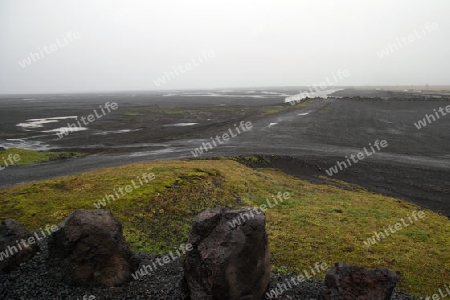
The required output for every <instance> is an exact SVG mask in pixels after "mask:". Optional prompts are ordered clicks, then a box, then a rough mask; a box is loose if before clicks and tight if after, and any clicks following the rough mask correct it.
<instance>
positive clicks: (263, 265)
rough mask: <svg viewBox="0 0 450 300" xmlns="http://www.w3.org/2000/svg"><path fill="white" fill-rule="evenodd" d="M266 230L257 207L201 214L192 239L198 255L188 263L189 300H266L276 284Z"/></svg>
mask: <svg viewBox="0 0 450 300" xmlns="http://www.w3.org/2000/svg"><path fill="white" fill-rule="evenodd" d="M238 223H240V225H239V224H238ZM265 225H266V219H265V216H264V213H263V212H262V211H261V210H259V209H255V208H244V209H238V210H229V209H226V208H214V209H211V210H206V211H203V212H202V213H200V214H199V215H198V216H197V218H196V220H195V223H194V225H193V228H192V230H191V233H190V236H189V240H188V243H189V244H192V246H193V250H192V251H190V252H188V253H187V254H186V255H185V256H184V257H183V258H182V264H183V269H184V277H183V279H182V288H184V291H185V298H186V299H195V300H201V299H217V300H220V299H224V300H225V299H227V300H233V299H246V300H252V299H255V300H256V299H258V300H260V299H262V298H263V295H264V293H265V292H266V290H267V287H268V285H269V280H270V262H269V246H268V243H267V233H266V228H265Z"/></svg>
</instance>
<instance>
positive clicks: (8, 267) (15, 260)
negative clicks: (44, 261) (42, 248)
mask: <svg viewBox="0 0 450 300" xmlns="http://www.w3.org/2000/svg"><path fill="white" fill-rule="evenodd" d="M38 249H39V248H38V246H37V244H36V239H35V238H34V237H33V236H32V235H31V233H30V232H29V231H28V230H27V229H26V228H25V227H24V226H22V225H21V224H19V223H18V222H17V221H16V220H13V219H6V220H4V221H2V223H1V225H0V271H4V272H10V271H12V270H14V269H16V268H17V267H18V266H19V265H20V264H21V263H23V262H25V261H27V260H29V259H30V258H32V257H33V256H34V255H35V254H36V252H37V251H38Z"/></svg>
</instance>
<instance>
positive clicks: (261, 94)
mask: <svg viewBox="0 0 450 300" xmlns="http://www.w3.org/2000/svg"><path fill="white" fill-rule="evenodd" d="M300 89H301V88H300ZM298 91H299V88H295V89H294V88H285V89H279V88H278V89H277V88H267V89H263V90H262V89H254V90H251V89H242V90H219V91H218V90H208V91H167V92H164V93H163V92H158V93H157V92H152V93H146V92H142V93H117V94H113V93H108V94H76V95H23V96H17V95H16V96H6V95H4V96H1V97H0V120H1V127H0V146H3V147H25V148H29V149H36V150H47V149H70V150H77V151H84V152H87V153H89V154H91V155H88V156H86V157H84V158H80V159H76V160H67V161H55V162H50V163H45V164H40V165H30V166H21V167H11V168H7V169H5V170H3V171H2V172H0V187H7V186H11V185H14V184H17V183H23V182H28V181H32V180H41V179H45V178H52V177H56V176H62V175H69V174H75V173H81V172H85V171H88V170H94V169H98V168H103V167H108V166H117V165H123V164H128V163H131V162H138V161H149V160H160V159H179V158H195V155H194V154H193V152H194V153H195V149H196V148H199V147H201V146H202V145H203V143H205V145H206V146H207V149H208V151H205V150H203V154H201V155H197V158H207V157H213V156H241V155H265V156H270V157H272V159H271V160H270V161H271V164H272V165H273V166H274V167H277V168H280V169H282V170H283V171H285V172H287V173H289V174H293V175H296V176H298V177H301V178H306V179H309V180H313V181H317V180H319V181H320V180H322V179H321V178H323V177H327V176H328V175H327V173H326V170H329V168H331V167H334V166H335V165H336V164H337V162H338V161H339V162H342V161H345V160H346V158H345V157H346V156H347V157H348V158H349V157H350V155H352V154H354V155H356V154H357V153H358V152H361V151H363V149H364V148H366V149H368V150H369V153H371V152H373V151H370V144H372V145H374V143H375V142H376V141H377V140H378V141H382V140H385V141H386V142H387V144H388V146H387V147H385V148H382V149H381V150H380V151H376V152H375V153H374V154H373V155H370V156H366V157H365V158H364V159H363V160H360V161H358V162H357V163H352V164H351V166H350V165H349V164H348V163H347V164H348V167H347V168H343V169H342V170H339V172H338V173H337V174H334V175H333V178H336V179H341V180H344V181H348V182H352V183H356V184H358V185H361V186H363V187H365V188H367V189H369V190H372V191H374V192H378V193H382V194H386V195H392V196H395V197H398V198H402V199H405V200H407V201H410V202H413V203H416V204H418V205H420V206H422V207H425V208H428V209H431V210H433V211H436V212H439V213H442V214H444V215H446V216H450V199H449V198H450V197H449V196H450V142H449V138H450V133H449V130H448V129H449V128H450V116H444V115H443V114H442V113H439V112H438V113H439V118H437V116H436V117H435V121H433V118H431V117H428V119H424V118H425V117H426V115H432V114H435V113H436V112H435V111H434V110H436V111H438V110H439V109H440V108H444V112H445V108H446V107H447V106H448V105H450V98H449V96H448V94H447V93H446V92H440V91H436V92H429V93H427V94H422V93H410V92H391V91H380V90H368V89H365V90H358V89H344V90H340V91H337V92H336V93H334V94H332V95H331V96H330V97H329V98H327V99H318V98H317V99H314V100H309V101H307V103H302V104H301V105H300V107H298V108H295V107H292V106H291V105H290V104H288V103H285V98H286V97H287V96H289V95H295V94H296V93H298ZM113 102H115V103H117V106H118V108H117V109H115V110H110V111H108V110H106V109H105V107H106V106H107V104H106V103H109V104H108V105H111V103H113ZM102 109H103V110H102ZM92 114H93V115H94V116H95V117H94V118H91V120H93V121H92V122H88V121H85V123H84V124H83V123H80V124H81V125H82V126H83V127H85V128H82V130H77V131H74V132H69V133H68V134H67V135H66V136H63V137H62V138H59V137H58V136H57V132H59V131H58V130H60V129H61V128H64V127H67V125H68V124H75V125H76V126H78V124H77V123H76V122H77V121H80V118H81V117H85V118H86V119H87V118H88V116H89V115H92ZM75 117H78V118H79V119H77V118H75ZM419 120H422V122H427V125H426V126H422V128H420V129H418V128H417V124H418V122H419ZM241 121H245V122H248V121H249V122H251V124H252V129H251V131H246V132H242V133H241V134H235V135H236V136H235V137H234V136H231V137H230V139H229V140H228V141H227V142H226V143H221V144H219V143H218V142H217V143H216V145H217V146H214V145H213V144H212V140H211V138H215V137H216V136H217V135H219V136H220V137H221V136H222V135H223V134H224V133H229V130H233V129H234V128H235V125H234V124H236V125H239V123H240V122H241ZM206 143H210V144H211V146H212V147H211V148H212V149H211V148H210V147H209V146H208V144H206ZM375 150H376V149H375ZM197 154H198V153H197ZM256 167H257V166H256ZM265 167H267V165H266V166H265ZM328 177H329V176H328Z"/></svg>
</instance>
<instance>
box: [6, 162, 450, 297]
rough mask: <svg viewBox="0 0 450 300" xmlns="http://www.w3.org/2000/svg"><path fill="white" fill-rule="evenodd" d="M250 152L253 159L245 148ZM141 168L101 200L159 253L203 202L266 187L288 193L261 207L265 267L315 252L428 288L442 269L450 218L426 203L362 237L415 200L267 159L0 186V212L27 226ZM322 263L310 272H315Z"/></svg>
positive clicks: (255, 195)
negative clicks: (338, 183)
mask: <svg viewBox="0 0 450 300" xmlns="http://www.w3.org/2000/svg"><path fill="white" fill-rule="evenodd" d="M249 160H250V161H252V160H253V159H252V158H250V159H249ZM144 172H147V173H148V172H153V173H154V174H155V176H156V178H155V179H154V180H153V181H150V182H149V183H148V184H144V185H143V186H141V187H139V188H137V189H135V190H133V191H132V192H130V193H129V194H126V195H125V196H123V197H121V198H119V199H117V200H116V201H112V202H111V203H109V204H107V206H106V207H105V209H110V210H111V211H112V212H113V214H114V215H115V217H116V218H117V219H119V220H120V221H121V222H122V224H123V228H124V235H125V238H126V239H127V241H128V242H129V243H130V244H131V246H132V248H133V249H134V250H135V251H144V252H152V253H159V254H163V253H167V252H168V251H170V250H172V249H173V248H174V247H178V246H179V245H180V244H181V243H183V242H185V241H186V239H187V237H188V234H189V230H190V228H191V225H192V223H193V221H194V219H195V216H196V215H197V214H198V213H200V212H201V211H203V210H204V209H208V208H212V207H216V206H225V207H230V208H237V207H242V206H257V205H260V204H264V203H266V201H267V199H269V200H270V201H272V203H273V198H272V195H276V194H277V193H278V192H289V193H290V195H291V197H290V199H288V200H284V201H283V203H280V204H278V205H276V206H275V207H273V208H270V209H267V210H266V212H265V214H266V218H267V231H268V233H269V246H270V249H271V263H272V266H273V270H274V271H276V272H279V273H283V274H288V273H291V274H292V273H296V274H300V273H301V272H302V270H309V269H310V266H311V265H314V264H315V263H317V262H320V263H323V262H325V263H327V265H328V266H329V267H331V266H332V265H333V264H334V263H336V262H337V261H345V262H346V263H349V264H356V265H360V266H362V267H364V268H370V269H372V268H377V267H385V268H389V269H392V270H394V271H397V272H399V273H400V274H401V276H402V281H401V283H400V285H399V288H400V289H401V290H403V291H406V292H410V293H412V294H415V295H417V296H425V295H428V294H433V293H435V291H436V290H437V289H438V288H439V287H442V286H443V284H447V283H448V280H449V275H448V274H449V273H450V240H449V236H450V221H449V220H448V219H447V218H446V217H444V216H441V215H438V214H436V213H433V212H431V211H425V217H424V218H423V219H420V220H419V221H417V222H415V223H414V224H412V225H410V226H409V227H406V228H403V229H402V230H400V231H398V232H397V233H395V234H392V235H390V236H389V237H386V238H385V239H383V240H381V241H378V242H377V243H376V244H375V245H373V246H371V247H369V248H368V247H366V246H365V245H364V241H366V240H367V239H368V238H370V237H371V236H372V235H373V234H374V232H375V231H377V232H381V231H383V230H384V229H386V228H387V227H388V226H389V225H394V224H395V223H397V222H399V220H400V219H401V218H406V217H407V216H408V215H411V213H412V212H413V211H414V210H416V211H418V210H420V208H419V207H417V206H415V205H413V204H409V203H406V202H404V201H400V200H398V199H394V198H390V197H385V196H381V195H377V194H372V193H369V192H367V191H365V190H364V189H362V188H361V189H358V190H351V191H350V190H343V189H339V188H337V187H335V186H333V185H331V184H321V185H319V184H311V183H308V182H306V181H303V180H299V179H297V178H294V177H291V176H289V175H286V174H284V173H282V172H280V171H277V170H272V169H258V170H254V169H250V168H247V167H245V166H244V165H242V164H240V163H238V162H236V161H233V160H226V159H220V160H193V161H190V160H177V161H159V162H149V163H138V164H132V165H127V166H121V167H116V168H108V169H100V170H96V171H93V172H88V173H84V174H79V175H74V176H67V177H61V178H58V179H53V180H46V181H41V182H32V183H27V184H21V185H17V186H14V187H11V188H8V189H2V190H0V219H2V218H3V219H4V218H14V219H16V220H17V221H19V222H20V223H22V224H24V225H25V226H27V227H28V228H29V229H31V230H36V229H38V228H39V227H42V226H45V225H46V224H50V225H52V224H57V223H59V222H61V221H62V220H64V218H66V217H67V216H68V215H69V214H70V213H71V212H72V211H73V210H75V209H95V207H94V202H97V201H99V200H101V199H102V198H103V197H104V195H105V194H113V192H114V189H116V190H117V189H118V188H119V187H124V186H126V185H129V184H130V182H131V180H133V179H136V178H137V177H139V176H141V175H142V174H143V173H144ZM324 275H325V274H324V273H322V274H318V275H317V276H316V277H315V278H316V279H320V280H323V278H324Z"/></svg>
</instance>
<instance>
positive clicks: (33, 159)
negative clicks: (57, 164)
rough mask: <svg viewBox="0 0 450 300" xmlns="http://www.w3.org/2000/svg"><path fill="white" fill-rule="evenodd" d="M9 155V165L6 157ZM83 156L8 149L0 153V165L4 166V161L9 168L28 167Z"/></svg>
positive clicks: (72, 153) (76, 153)
mask: <svg viewBox="0 0 450 300" xmlns="http://www.w3.org/2000/svg"><path fill="white" fill-rule="evenodd" d="M9 155H11V156H10V157H11V160H12V161H13V164H11V163H10V162H11V161H10V160H9V158H8V156H9ZM80 156H83V154H82V153H78V152H64V151H58V152H56V151H35V150H26V149H19V148H8V149H6V150H3V151H0V158H1V159H0V165H2V166H5V162H4V161H6V162H7V163H8V164H9V165H10V166H13V165H15V166H20V165H30V164H36V163H41V162H46V161H51V160H57V159H69V158H77V157H80ZM16 160H17V161H16Z"/></svg>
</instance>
